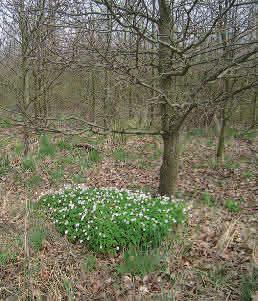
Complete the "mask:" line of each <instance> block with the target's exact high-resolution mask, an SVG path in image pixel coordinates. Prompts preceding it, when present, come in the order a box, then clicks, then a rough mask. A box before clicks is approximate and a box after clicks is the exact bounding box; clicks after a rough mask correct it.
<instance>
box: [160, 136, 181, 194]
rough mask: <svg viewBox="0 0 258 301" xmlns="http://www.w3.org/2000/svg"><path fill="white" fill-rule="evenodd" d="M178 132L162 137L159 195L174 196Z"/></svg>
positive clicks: (177, 163)
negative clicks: (162, 148) (162, 149)
mask: <svg viewBox="0 0 258 301" xmlns="http://www.w3.org/2000/svg"><path fill="white" fill-rule="evenodd" d="M179 136H180V134H179V131H175V132H174V133H172V134H170V135H168V134H166V135H163V137H162V138H163V143H164V151H163V160H162V165H161V168H160V181H159V193H160V194H161V195H168V196H171V195H174V194H175V192H176V182H177V176H178V166H179V156H180V153H179Z"/></svg>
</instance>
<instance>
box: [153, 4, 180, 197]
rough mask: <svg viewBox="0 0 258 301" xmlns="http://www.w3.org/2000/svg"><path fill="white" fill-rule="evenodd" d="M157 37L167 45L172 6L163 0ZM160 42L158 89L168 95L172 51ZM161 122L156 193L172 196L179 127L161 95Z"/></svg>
mask: <svg viewBox="0 0 258 301" xmlns="http://www.w3.org/2000/svg"><path fill="white" fill-rule="evenodd" d="M159 12H160V19H159V25H158V27H159V37H160V39H161V40H162V42H163V43H167V44H170V43H171V39H173V36H172V32H171V24H172V23H173V22H172V19H171V18H172V15H171V8H170V5H169V3H168V1H166V0H159ZM163 43H159V52H158V56H159V68H158V73H159V76H160V81H159V85H160V90H161V91H162V92H163V94H164V95H166V97H167V98H169V97H170V94H171V93H170V92H171V82H172V78H171V77H170V76H168V75H166V73H168V72H169V70H171V56H173V55H174V54H173V52H171V50H170V49H169V47H167V46H166V45H164V44H163ZM161 101H162V104H161V123H162V131H163V133H164V134H163V142H164V150H163V161H162V165H161V168H160V183H159V193H160V194H161V195H168V196H171V195H172V194H174V193H175V191H176V180H177V174H178V161H179V127H177V126H175V124H173V119H174V117H175V111H174V109H173V108H171V107H170V106H169V105H168V104H167V101H166V98H165V97H164V96H161Z"/></svg>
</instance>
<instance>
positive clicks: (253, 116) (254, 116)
mask: <svg viewBox="0 0 258 301" xmlns="http://www.w3.org/2000/svg"><path fill="white" fill-rule="evenodd" d="M255 127H256V92H255V93H254V96H253V101H252V123H251V126H250V128H251V129H254V128H255Z"/></svg>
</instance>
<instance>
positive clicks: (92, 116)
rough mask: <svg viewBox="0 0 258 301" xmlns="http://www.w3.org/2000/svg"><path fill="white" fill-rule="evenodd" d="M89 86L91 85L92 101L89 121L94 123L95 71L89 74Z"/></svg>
mask: <svg viewBox="0 0 258 301" xmlns="http://www.w3.org/2000/svg"><path fill="white" fill-rule="evenodd" d="M91 84H92V95H91V96H92V101H91V121H92V122H95V110H96V95H95V93H96V91H95V71H94V70H93V71H92V72H91Z"/></svg>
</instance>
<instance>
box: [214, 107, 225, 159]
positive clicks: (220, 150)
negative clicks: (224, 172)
mask: <svg viewBox="0 0 258 301" xmlns="http://www.w3.org/2000/svg"><path fill="white" fill-rule="evenodd" d="M225 130H226V116H225V111H224V110H223V111H222V116H221V127H220V132H219V141H218V147H217V155H216V156H217V163H218V164H220V165H222V164H223V163H224V157H225Z"/></svg>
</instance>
